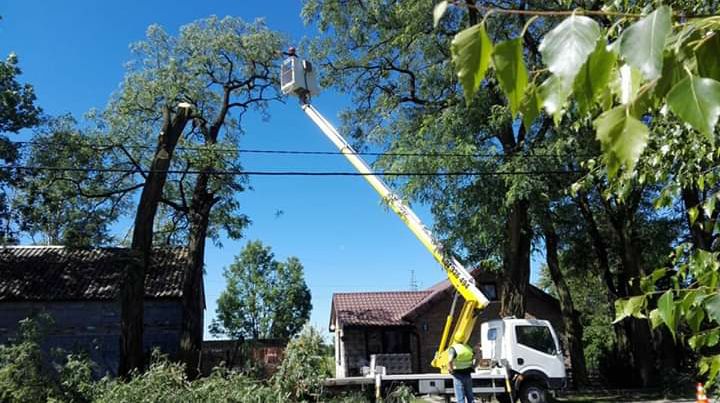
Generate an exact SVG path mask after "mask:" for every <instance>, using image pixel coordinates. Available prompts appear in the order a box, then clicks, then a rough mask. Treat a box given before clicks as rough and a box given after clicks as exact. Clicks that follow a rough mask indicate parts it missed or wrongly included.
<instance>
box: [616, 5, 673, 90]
mask: <svg viewBox="0 0 720 403" xmlns="http://www.w3.org/2000/svg"><path fill="white" fill-rule="evenodd" d="M671 13H672V12H671V11H670V7H668V6H662V7H659V8H658V9H657V10H655V11H653V12H652V13H650V14H649V15H648V16H647V17H645V18H642V19H640V20H639V21H637V22H635V23H634V24H632V25H631V26H630V27H628V28H627V29H626V30H625V31H624V32H623V34H622V36H621V37H620V55H621V56H622V57H623V59H625V61H627V63H628V64H629V65H631V66H633V67H635V68H636V69H638V70H640V72H642V74H643V75H644V76H645V78H646V79H648V80H654V79H656V78H658V77H659V76H660V72H661V71H662V63H663V52H664V50H665V43H666V40H667V37H668V35H669V34H670V30H671V27H670V15H671Z"/></svg>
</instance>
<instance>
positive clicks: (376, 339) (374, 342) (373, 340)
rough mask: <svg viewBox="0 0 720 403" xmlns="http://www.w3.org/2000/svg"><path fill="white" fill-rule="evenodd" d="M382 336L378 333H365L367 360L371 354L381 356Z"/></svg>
mask: <svg viewBox="0 0 720 403" xmlns="http://www.w3.org/2000/svg"><path fill="white" fill-rule="evenodd" d="M382 353H383V345H382V334H381V333H380V332H378V331H369V332H368V333H367V354H368V358H369V357H370V355H371V354H382Z"/></svg>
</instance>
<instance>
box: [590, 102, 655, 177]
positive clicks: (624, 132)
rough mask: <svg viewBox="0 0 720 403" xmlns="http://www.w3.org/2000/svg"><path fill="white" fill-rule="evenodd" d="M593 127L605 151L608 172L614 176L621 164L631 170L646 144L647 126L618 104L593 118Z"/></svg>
mask: <svg viewBox="0 0 720 403" xmlns="http://www.w3.org/2000/svg"><path fill="white" fill-rule="evenodd" d="M595 128H596V129H597V139H598V140H599V141H600V144H601V146H602V150H603V153H605V163H606V164H607V169H608V174H609V175H610V176H615V175H616V174H617V172H618V171H619V170H620V168H621V167H623V166H624V167H625V169H626V170H628V171H632V170H633V169H634V168H635V162H636V161H637V160H638V158H639V157H640V154H642V152H643V150H644V149H645V145H646V144H647V141H648V133H649V130H648V128H647V126H645V125H644V124H643V123H642V122H640V121H639V120H637V119H635V118H634V117H633V116H631V115H630V114H629V111H628V109H627V108H626V107H624V106H618V107H616V108H614V109H611V110H609V111H607V112H605V113H603V114H602V115H600V116H599V117H598V118H597V119H596V120H595Z"/></svg>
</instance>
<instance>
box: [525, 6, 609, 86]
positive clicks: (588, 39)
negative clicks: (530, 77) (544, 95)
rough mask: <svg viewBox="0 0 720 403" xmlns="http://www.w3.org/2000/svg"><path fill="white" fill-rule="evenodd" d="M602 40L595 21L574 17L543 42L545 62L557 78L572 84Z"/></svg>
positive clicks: (541, 44)
mask: <svg viewBox="0 0 720 403" xmlns="http://www.w3.org/2000/svg"><path fill="white" fill-rule="evenodd" d="M599 38H600V25H598V23H597V22H595V20H593V19H592V18H588V17H584V16H578V15H572V16H570V17H568V18H566V19H565V20H563V21H562V22H561V23H560V24H558V25H557V26H556V27H555V28H553V29H552V31H550V32H548V33H547V34H545V36H544V37H543V40H542V42H540V48H539V50H540V53H541V54H542V57H543V62H545V64H546V65H547V67H548V69H549V70H550V72H551V73H553V74H554V75H556V76H558V77H560V78H562V79H563V80H564V81H566V82H572V81H573V80H574V79H575V76H577V74H578V72H579V71H580V68H581V67H582V66H583V65H584V64H585V61H586V60H587V58H588V56H589V55H590V53H592V52H593V50H595V47H596V46H595V44H596V43H597V42H598V39H599Z"/></svg>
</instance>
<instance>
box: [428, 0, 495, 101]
mask: <svg viewBox="0 0 720 403" xmlns="http://www.w3.org/2000/svg"><path fill="white" fill-rule="evenodd" d="M440 4H446V5H447V3H446V2H444V1H443V2H442V3H440ZM450 52H451V53H452V61H453V64H455V66H456V70H457V76H458V79H459V80H460V83H461V84H462V86H463V89H464V90H465V102H467V104H468V105H470V104H471V103H472V99H473V95H474V94H475V93H476V92H477V90H478V88H480V84H481V83H482V80H483V78H484V77H485V72H486V71H487V69H488V67H489V66H490V55H492V53H493V48H492V44H491V43H490V38H489V37H488V35H487V32H486V31H485V24H478V25H475V26H473V27H471V28H468V29H466V30H464V31H462V32H460V33H459V34H457V35H456V36H455V38H454V39H453V41H452V43H451V44H450Z"/></svg>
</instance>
